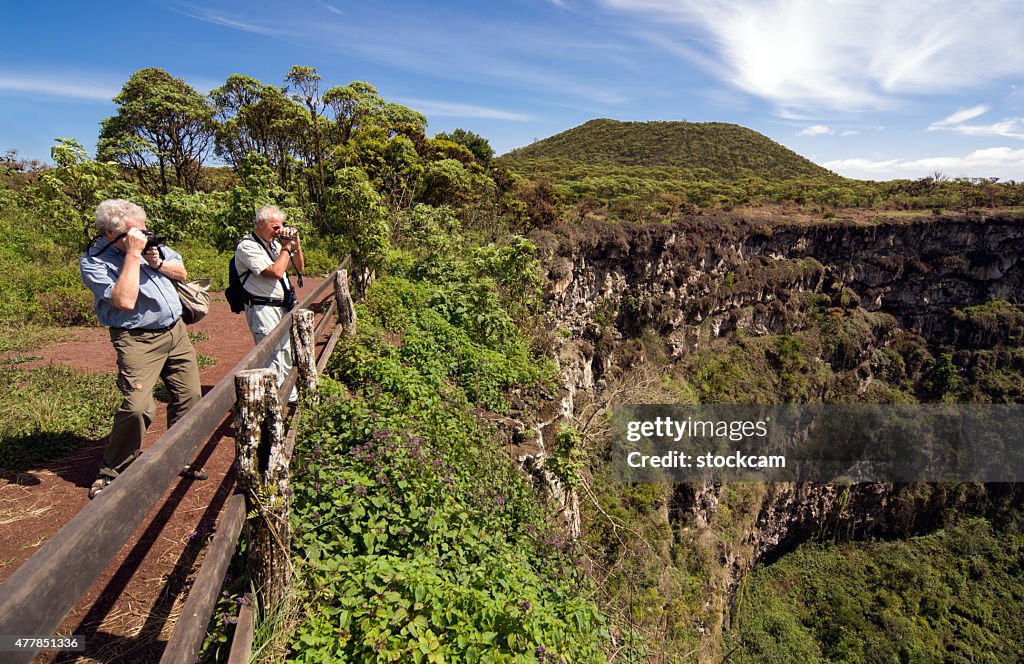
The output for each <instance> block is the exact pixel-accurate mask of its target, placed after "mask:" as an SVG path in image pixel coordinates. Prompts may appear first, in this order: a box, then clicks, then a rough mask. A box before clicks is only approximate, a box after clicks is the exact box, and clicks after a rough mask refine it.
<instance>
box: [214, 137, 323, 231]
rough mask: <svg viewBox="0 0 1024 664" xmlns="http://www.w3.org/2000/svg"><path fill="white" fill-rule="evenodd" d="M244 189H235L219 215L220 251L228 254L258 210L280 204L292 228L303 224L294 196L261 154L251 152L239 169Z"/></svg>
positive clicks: (250, 224) (248, 226) (230, 193)
mask: <svg viewBox="0 0 1024 664" xmlns="http://www.w3.org/2000/svg"><path fill="white" fill-rule="evenodd" d="M237 170H238V174H239V176H240V177H241V179H242V182H243V186H241V187H236V188H234V189H232V190H231V191H230V192H229V194H228V199H227V204H226V205H225V206H224V207H223V208H222V209H221V211H220V213H219V214H218V215H217V223H216V225H215V226H214V232H213V237H212V238H211V239H212V240H213V242H214V244H215V245H216V246H217V248H219V249H221V250H222V251H228V250H230V249H232V248H234V246H235V244H236V243H237V242H238V240H240V239H241V238H242V236H243V235H245V234H246V233H248V232H249V230H250V229H251V228H252V225H253V221H254V219H255V214H256V211H257V210H258V209H259V208H261V207H262V206H264V205H276V206H278V207H279V208H281V210H282V211H283V212H284V213H285V214H286V215H288V223H289V225H292V226H295V225H300V224H298V223H297V222H299V221H301V220H302V218H303V216H304V215H303V212H302V209H301V208H300V207H298V204H297V203H296V201H295V197H294V195H293V194H292V193H291V192H289V191H288V190H286V189H284V188H283V187H281V185H280V183H279V182H278V181H277V177H276V175H275V173H274V171H273V170H272V169H271V168H270V166H269V165H268V164H267V160H266V159H265V158H264V157H263V155H261V154H257V153H255V152H253V153H250V154H249V155H248V156H246V158H245V159H244V160H243V161H242V162H241V163H239V164H238V166H237Z"/></svg>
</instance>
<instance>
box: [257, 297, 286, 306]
mask: <svg viewBox="0 0 1024 664" xmlns="http://www.w3.org/2000/svg"><path fill="white" fill-rule="evenodd" d="M249 302H250V303H252V304H258V305H261V306H264V307H283V306H285V302H284V300H283V299H281V298H276V297H258V296H256V295H250V296H249Z"/></svg>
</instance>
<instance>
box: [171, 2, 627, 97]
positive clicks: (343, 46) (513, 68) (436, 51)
mask: <svg viewBox="0 0 1024 664" xmlns="http://www.w3.org/2000/svg"><path fill="white" fill-rule="evenodd" d="M175 11H178V12H179V13H181V14H184V15H186V16H189V17H191V18H194V19H197V20H200V21H204V22H207V23H211V24H214V25H221V26H224V27H227V28H232V29H235V30H239V31H242V32H250V33H254V34H259V35H266V36H271V37H275V38H278V39H281V40H285V41H289V42H294V41H297V40H299V39H301V41H302V43H303V45H304V46H307V47H310V46H315V47H318V48H320V49H323V50H324V51H328V52H334V53H337V52H342V53H346V54H351V55H356V56H358V57H362V58H366V59H368V60H371V61H373V62H377V63H382V64H386V65H389V66H392V67H396V68H400V69H402V70H405V71H408V72H414V73H418V74H422V75H425V76H431V77H435V78H442V79H447V80H456V81H462V82H470V83H474V84H481V83H484V84H488V85H501V86H502V87H503V88H509V87H517V88H520V89H526V90H530V91H532V92H539V93H545V94H548V93H551V92H559V93H561V94H562V95H566V96H570V97H577V98H580V99H583V100H586V101H588V102H591V103H596V104H602V105H606V106H610V105H618V104H622V103H625V102H626V101H628V98H627V97H626V96H625V95H624V94H622V93H621V92H620V91H618V90H617V89H616V88H614V87H612V86H609V85H608V84H607V83H606V82H605V81H603V80H597V81H593V82H591V81H590V80H588V79H587V77H585V76H581V75H580V74H579V73H577V72H573V73H572V74H568V73H564V72H562V71H560V70H559V69H557V68H555V67H552V63H553V62H555V61H557V60H559V59H564V60H575V61H585V62H592V61H593V59H594V52H595V51H600V52H602V53H607V52H615V51H621V50H624V49H625V48H626V47H625V46H624V45H623V44H621V43H617V42H602V41H600V40H598V39H596V38H594V39H590V38H589V37H592V36H593V35H591V34H584V35H580V34H575V35H566V34H564V33H562V32H558V31H554V30H550V29H548V28H547V27H546V26H544V25H538V24H521V25H509V24H504V23H502V24H496V23H494V22H493V21H482V20H479V19H473V18H466V17H464V16H461V15H459V14H458V13H450V14H446V15H444V16H435V19H437V25H436V26H435V27H436V29H432V30H424V29H423V22H422V19H421V17H420V16H417V15H413V14H408V13H402V12H399V11H392V12H391V13H384V14H383V15H382V14H381V13H374V14H372V15H370V16H369V17H367V16H364V15H362V14H357V13H355V12H353V14H357V15H351V16H350V15H349V14H348V13H346V18H345V20H340V19H337V20H332V19H331V18H329V17H328V18H325V17H324V15H323V13H318V14H317V15H316V16H312V15H310V14H309V12H308V11H307V12H305V13H303V12H302V11H301V10H299V9H296V8H293V7H289V8H288V9H287V11H285V10H281V11H280V13H278V14H267V13H264V14H261V15H260V16H258V17H257V16H255V15H249V14H246V15H240V14H237V13H232V12H228V11H221V10H216V11H215V10H211V9H207V8H203V7H198V6H194V5H184V4H181V5H179V6H178V7H177V8H176V9H175ZM441 11H444V10H443V9H440V10H438V12H441ZM382 26H386V27H382ZM452 44H458V48H453V47H452Z"/></svg>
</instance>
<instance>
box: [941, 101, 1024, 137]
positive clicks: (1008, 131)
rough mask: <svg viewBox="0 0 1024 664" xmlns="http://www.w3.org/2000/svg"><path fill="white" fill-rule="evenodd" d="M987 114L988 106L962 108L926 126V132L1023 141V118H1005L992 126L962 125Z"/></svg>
mask: <svg viewBox="0 0 1024 664" xmlns="http://www.w3.org/2000/svg"><path fill="white" fill-rule="evenodd" d="M987 112H988V106H984V105H978V106H973V107H971V108H962V109H960V110H958V111H957V112H955V113H953V114H952V115H950V116H949V117H946V118H943V119H942V120H937V121H935V122H933V123H931V124H930V125H928V131H950V132H954V133H957V134H964V135H966V136H1005V137H1007V138H1021V139H1024V118H1006V119H1003V120H1000V121H999V122H993V123H992V124H986V125H976V124H964V123H965V122H967V121H968V120H973V119H974V118H977V117H979V116H981V115H984V114H985V113H987Z"/></svg>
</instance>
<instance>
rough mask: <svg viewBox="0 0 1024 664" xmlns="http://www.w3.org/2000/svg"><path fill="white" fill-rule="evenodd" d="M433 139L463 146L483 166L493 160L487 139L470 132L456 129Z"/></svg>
mask: <svg viewBox="0 0 1024 664" xmlns="http://www.w3.org/2000/svg"><path fill="white" fill-rule="evenodd" d="M434 138H437V139H441V140H445V141H451V142H452V143H458V144H459V145H464V146H465V147H466V148H468V149H469V151H470V152H472V153H473V156H474V157H476V160H477V161H479V162H480V163H481V164H482V165H484V166H489V165H490V163H491V159H493V158H494V148H492V147H491V144H490V143H489V142H488V141H487V139H486V138H484V137H483V136H480V135H478V134H474V133H473V132H471V131H467V130H465V129H456V130H455V131H453V132H451V133H444V132H441V133H439V134H437V135H436V136H434Z"/></svg>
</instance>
